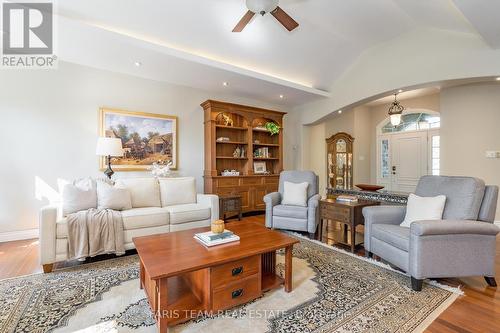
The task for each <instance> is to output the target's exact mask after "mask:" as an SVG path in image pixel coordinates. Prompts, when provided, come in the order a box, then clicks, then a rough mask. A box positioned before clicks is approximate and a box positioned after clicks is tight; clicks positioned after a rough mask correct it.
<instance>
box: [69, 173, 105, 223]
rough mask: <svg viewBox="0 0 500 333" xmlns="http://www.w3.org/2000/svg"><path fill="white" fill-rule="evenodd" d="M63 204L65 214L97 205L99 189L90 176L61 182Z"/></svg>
mask: <svg viewBox="0 0 500 333" xmlns="http://www.w3.org/2000/svg"><path fill="white" fill-rule="evenodd" d="M61 187H62V189H61V204H62V213H63V216H66V215H68V214H71V213H76V212H79V211H81V210H87V209H89V208H96V207H97V190H96V186H95V182H94V181H93V180H92V179H90V178H84V179H79V180H75V181H74V182H73V183H65V184H61Z"/></svg>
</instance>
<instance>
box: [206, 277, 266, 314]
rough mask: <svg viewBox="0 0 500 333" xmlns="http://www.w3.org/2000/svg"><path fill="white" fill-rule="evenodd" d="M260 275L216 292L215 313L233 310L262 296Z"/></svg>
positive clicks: (214, 294) (214, 297)
mask: <svg viewBox="0 0 500 333" xmlns="http://www.w3.org/2000/svg"><path fill="white" fill-rule="evenodd" d="M259 282H260V274H254V275H251V276H249V277H247V278H245V279H243V280H240V281H238V282H235V283H231V284H229V285H227V286H225V287H222V288H221V289H217V290H214V292H213V302H212V306H213V309H214V310H215V311H217V310H224V309H229V308H232V307H234V306H236V305H239V304H243V303H246V302H249V301H251V300H253V299H255V298H257V297H259V296H260V295H261V294H262V291H261V288H260V283H259Z"/></svg>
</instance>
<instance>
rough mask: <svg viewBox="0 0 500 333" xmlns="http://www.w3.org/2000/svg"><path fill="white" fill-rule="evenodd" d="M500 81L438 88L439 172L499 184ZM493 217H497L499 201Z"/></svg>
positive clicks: (499, 207)
mask: <svg viewBox="0 0 500 333" xmlns="http://www.w3.org/2000/svg"><path fill="white" fill-rule="evenodd" d="M499 125H500V83H496V84H495V83H492V84H476V85H467V86H460V87H454V88H447V89H443V90H442V91H441V173H442V174H443V175H457V176H474V177H479V178H482V179H484V181H485V182H486V184H492V185H500V159H487V158H486V157H485V152H486V151H487V150H496V151H500V130H499V128H498V126H499ZM496 219H497V220H500V204H499V205H498V207H497V214H496Z"/></svg>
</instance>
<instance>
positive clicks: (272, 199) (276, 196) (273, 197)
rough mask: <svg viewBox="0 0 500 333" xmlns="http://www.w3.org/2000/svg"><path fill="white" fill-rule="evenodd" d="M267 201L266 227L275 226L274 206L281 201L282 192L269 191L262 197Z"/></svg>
mask: <svg viewBox="0 0 500 333" xmlns="http://www.w3.org/2000/svg"><path fill="white" fill-rule="evenodd" d="M262 199H263V200H264V202H265V203H266V227H268V228H272V227H273V207H274V206H276V205H278V204H279V203H280V202H281V194H280V193H279V192H272V193H268V194H266V195H265V196H264V198H262Z"/></svg>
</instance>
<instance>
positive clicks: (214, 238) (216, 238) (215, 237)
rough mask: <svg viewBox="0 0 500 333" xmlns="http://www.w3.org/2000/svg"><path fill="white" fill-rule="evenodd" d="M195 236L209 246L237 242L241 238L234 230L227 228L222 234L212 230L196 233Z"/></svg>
mask: <svg viewBox="0 0 500 333" xmlns="http://www.w3.org/2000/svg"><path fill="white" fill-rule="evenodd" d="M193 238H194V239H196V240H197V241H199V242H200V243H202V244H203V245H205V246H208V247H210V246H215V245H221V244H226V243H231V242H236V241H239V240H240V237H239V236H237V235H235V234H234V233H233V232H232V231H230V230H227V229H226V230H224V231H223V232H222V233H220V234H216V233H214V232H211V231H207V232H202V233H198V234H195V235H194V237H193Z"/></svg>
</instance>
